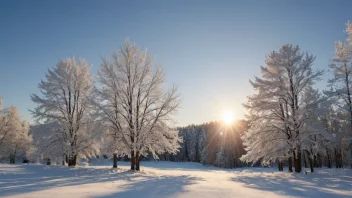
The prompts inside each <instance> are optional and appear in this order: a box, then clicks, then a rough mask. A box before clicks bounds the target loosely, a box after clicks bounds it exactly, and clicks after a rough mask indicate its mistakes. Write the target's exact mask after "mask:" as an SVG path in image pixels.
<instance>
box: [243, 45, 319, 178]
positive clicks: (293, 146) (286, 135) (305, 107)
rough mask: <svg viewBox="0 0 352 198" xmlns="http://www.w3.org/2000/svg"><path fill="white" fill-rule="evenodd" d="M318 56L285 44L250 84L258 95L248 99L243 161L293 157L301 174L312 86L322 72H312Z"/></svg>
mask: <svg viewBox="0 0 352 198" xmlns="http://www.w3.org/2000/svg"><path fill="white" fill-rule="evenodd" d="M314 59H315V57H314V56H313V55H310V54H308V53H301V52H300V48H299V46H293V45H290V44H285V45H283V46H281V48H280V50H279V51H278V52H276V51H273V52H272V53H270V54H269V55H268V56H267V57H266V59H265V63H266V66H264V67H263V66H261V68H260V69H261V73H262V78H259V77H256V78H255V81H254V82H252V81H250V82H251V84H252V86H253V88H254V89H255V90H257V91H258V92H257V93H256V94H254V95H252V96H250V97H248V102H247V103H246V104H245V105H244V106H245V107H246V108H247V109H248V119H249V123H250V130H249V132H248V134H246V135H244V136H243V140H244V144H245V145H246V147H247V148H246V150H247V152H248V153H247V154H246V155H245V156H243V157H242V159H243V160H244V161H255V160H259V159H262V160H264V162H265V163H266V162H270V161H273V160H276V159H282V158H286V159H288V161H289V169H290V170H291V166H292V165H291V162H292V161H291V160H292V159H291V158H293V161H294V167H295V171H296V172H300V171H301V155H302V154H301V151H302V143H303V141H304V138H305V137H308V136H307V135H306V133H307V130H306V128H305V127H307V124H308V123H309V119H310V118H311V112H312V108H313V105H312V104H311V103H310V102H308V101H310V100H311V97H312V96H311V95H309V94H307V93H308V92H309V91H311V90H312V88H311V86H312V85H313V84H314V83H315V82H316V81H317V80H319V77H320V76H321V75H322V73H323V71H322V70H316V71H314V70H313V67H312V66H313V62H314Z"/></svg>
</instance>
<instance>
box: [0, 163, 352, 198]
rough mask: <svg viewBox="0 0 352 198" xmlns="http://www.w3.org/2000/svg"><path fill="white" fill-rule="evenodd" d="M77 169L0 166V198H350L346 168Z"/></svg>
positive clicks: (187, 166)
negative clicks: (307, 170)
mask: <svg viewBox="0 0 352 198" xmlns="http://www.w3.org/2000/svg"><path fill="white" fill-rule="evenodd" d="M94 164H95V165H88V164H85V163H83V164H80V166H78V167H75V168H70V167H62V166H53V165H52V166H46V165H34V164H29V165H9V164H0V197H50V198H55V197H124V198H125V197H126V198H128V197H143V198H144V197H153V198H158V197H270V198H272V197H319V198H323V197H352V171H351V170H350V169H324V168H323V169H316V172H315V173H313V174H311V173H308V174H304V173H301V174H295V173H287V172H278V171H277V169H276V168H240V169H220V168H215V167H204V166H202V165H201V164H198V163H186V162H179V163H177V162H142V163H141V165H142V171H141V172H132V171H129V170H128V169H129V163H127V162H118V165H119V168H118V169H112V168H111V162H109V163H104V162H101V163H94Z"/></svg>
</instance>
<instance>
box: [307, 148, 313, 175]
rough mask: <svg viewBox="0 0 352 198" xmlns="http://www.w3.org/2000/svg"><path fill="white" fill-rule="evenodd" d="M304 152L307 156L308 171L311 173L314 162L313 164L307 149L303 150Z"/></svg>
mask: <svg viewBox="0 0 352 198" xmlns="http://www.w3.org/2000/svg"><path fill="white" fill-rule="evenodd" d="M305 154H306V155H307V156H308V162H309V167H310V172H311V173H313V172H314V168H313V167H314V164H313V160H312V158H311V157H310V155H309V152H308V151H305Z"/></svg>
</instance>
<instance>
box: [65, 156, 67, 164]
mask: <svg viewBox="0 0 352 198" xmlns="http://www.w3.org/2000/svg"><path fill="white" fill-rule="evenodd" d="M65 161H66V164H68V156H67V155H65Z"/></svg>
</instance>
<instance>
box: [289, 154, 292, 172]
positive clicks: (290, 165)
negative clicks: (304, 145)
mask: <svg viewBox="0 0 352 198" xmlns="http://www.w3.org/2000/svg"><path fill="white" fill-rule="evenodd" d="M288 172H291V173H292V157H289V158H288Z"/></svg>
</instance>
